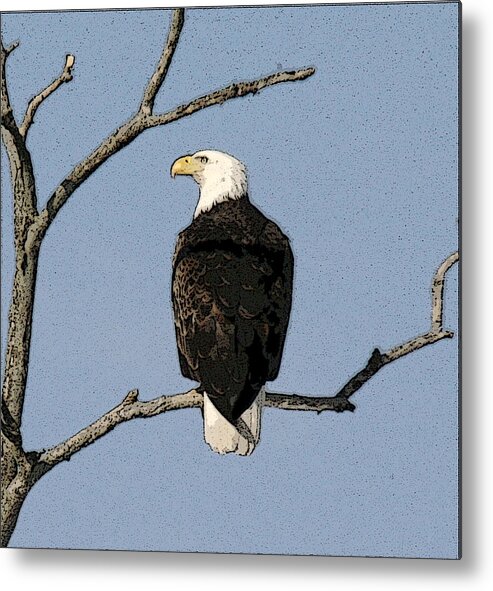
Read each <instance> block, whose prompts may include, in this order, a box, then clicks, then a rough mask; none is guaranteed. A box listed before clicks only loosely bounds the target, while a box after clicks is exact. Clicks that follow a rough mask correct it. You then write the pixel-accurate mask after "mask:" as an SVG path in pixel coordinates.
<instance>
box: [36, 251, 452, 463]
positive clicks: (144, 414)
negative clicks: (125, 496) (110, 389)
mask: <svg viewBox="0 0 493 591" xmlns="http://www.w3.org/2000/svg"><path fill="white" fill-rule="evenodd" d="M458 259H459V255H458V253H453V254H451V255H450V256H449V257H448V258H447V259H446V260H445V261H444V262H443V263H442V264H441V265H440V267H439V269H438V271H437V272H436V274H435V277H434V279H433V283H432V306H433V312H434V314H438V315H439V316H440V318H441V317H442V314H443V288H444V281H445V274H446V272H447V271H448V270H449V269H450V267H451V266H452V265H453V264H454V263H456V262H457V261H458ZM437 285H440V286H441V287H440V289H439V290H438V287H437ZM438 291H439V293H438ZM434 318H435V316H434ZM452 336H453V333H451V332H449V331H443V330H442V329H441V326H439V327H438V330H437V331H436V332H434V329H433V326H432V329H431V330H430V332H428V333H426V334H424V335H421V336H419V337H416V338H414V339H412V340H410V341H407V342H406V343H404V344H403V345H399V346H398V347H394V348H393V349H390V350H389V351H387V352H386V353H383V354H382V353H380V351H379V350H378V349H375V350H374V351H373V354H372V355H371V357H370V360H369V361H368V363H367V364H366V366H365V367H364V368H363V369H362V370H361V371H359V372H358V373H357V374H356V375H354V376H353V377H352V378H351V379H350V380H349V381H348V382H347V383H346V384H345V385H344V386H343V388H341V390H340V391H339V392H338V393H337V394H336V395H335V396H329V397H310V396H302V395H298V394H278V393H273V392H269V393H267V394H266V398H265V405H264V406H266V407H270V408H278V409H283V410H303V411H316V412H318V413H320V412H323V411H328V410H330V411H335V412H343V411H346V410H349V411H353V410H354V409H355V406H354V404H352V403H351V402H349V400H348V398H349V397H350V396H352V395H353V394H354V393H355V392H356V391H357V390H359V389H360V388H361V386H363V384H365V383H366V382H367V381H368V380H369V379H370V378H371V377H372V376H374V375H375V374H376V373H377V372H378V371H379V370H380V369H381V368H382V367H383V366H384V365H387V364H389V363H391V362H392V361H396V360H397V359H399V358H401V357H404V355H408V354H409V353H412V352H413V351H417V350H418V349H420V348H421V347H425V346H426V345H431V344H432V343H435V342H437V341H439V340H441V339H444V338H450V337H452ZM138 394H139V393H138V390H131V391H130V392H129V393H128V394H127V395H126V396H125V398H124V399H123V401H122V402H121V403H120V404H119V405H118V406H116V407H115V408H114V409H112V410H110V411H109V412H107V413H106V414H105V415H103V416H102V417H101V418H99V419H98V420H97V421H95V422H94V423H91V424H90V425H89V426H87V427H85V428H84V429H82V430H81V431H79V432H78V433H76V434H75V435H73V436H72V437H70V438H69V439H67V440H66V441H64V442H63V443H60V444H58V445H56V446H55V447H52V448H51V449H49V450H46V451H44V452H42V453H41V455H40V456H39V459H38V461H39V462H40V463H41V464H43V465H44V466H45V468H44V470H45V471H48V470H49V469H50V468H51V467H53V466H55V465H56V464H58V463H60V462H61V461H63V460H69V459H70V458H71V457H72V456H73V455H74V454H75V453H77V452H78V451H80V450H81V449H83V448H84V447H87V446H88V445H90V444H91V443H93V442H94V441H96V440H97V439H100V438H101V437H103V436H104V435H106V434H107V433H109V432H110V431H112V430H113V429H114V428H115V427H116V426H117V425H119V424H121V423H124V422H126V421H130V420H132V419H136V418H149V417H154V416H156V415H159V414H162V413H165V412H168V411H171V410H180V409H184V408H202V404H203V397H202V394H201V393H200V392H199V391H198V390H196V389H192V390H189V391H188V392H184V393H181V394H175V395H172V396H160V397H159V398H154V399H153V400H149V401H146V402H140V401H139V400H138Z"/></svg>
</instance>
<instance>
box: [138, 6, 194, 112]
mask: <svg viewBox="0 0 493 591" xmlns="http://www.w3.org/2000/svg"><path fill="white" fill-rule="evenodd" d="M184 22H185V10H184V9H183V8H175V10H174V11H173V17H172V19H171V26H170V29H169V33H168V40H167V41H166V45H165V47H164V51H163V53H162V54H161V58H160V60H159V62H158V65H157V67H156V70H155V72H154V74H153V75H152V76H151V78H150V80H149V82H148V84H147V88H146V89H145V91H144V98H143V99H142V103H141V105H140V112H141V113H143V114H144V115H150V114H151V113H152V109H153V108H154V100H155V98H156V94H157V93H158V92H159V89H160V88H161V86H162V84H163V82H164V81H165V79H166V75H167V73H168V70H169V67H170V65H171V60H172V59H173V55H174V53H175V49H176V47H177V45H178V41H179V40H180V33H181V30H182V29H183V24H184Z"/></svg>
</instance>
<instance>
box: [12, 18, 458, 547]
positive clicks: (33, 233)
mask: <svg viewBox="0 0 493 591" xmlns="http://www.w3.org/2000/svg"><path fill="white" fill-rule="evenodd" d="M184 22H185V11H184V9H182V8H179V9H175V10H174V11H173V12H172V18H171V25H170V29H169V33H168V37H167V40H166V43H165V45H164V48H163V51H162V53H161V56H160V58H159V60H158V63H157V66H156V68H155V70H154V72H153V73H152V75H151V77H150V79H149V81H148V83H147V85H146V88H145V89H144V93H143V97H142V100H141V102H140V104H139V107H138V109H137V111H136V113H135V114H134V115H133V116H132V117H131V118H130V119H129V120H128V121H127V122H126V123H124V124H123V125H121V126H120V127H119V128H118V129H116V130H115V131H114V132H113V133H112V134H111V135H110V136H109V137H107V138H106V139H105V140H104V141H103V142H101V144H100V145H99V146H98V147H97V148H95V149H94V150H93V151H92V152H91V153H90V154H89V155H88V156H87V157H86V158H85V159H84V160H83V161H82V162H80V163H79V164H77V165H76V166H75V167H74V168H73V170H72V171H71V172H70V173H69V174H68V175H67V177H66V178H65V179H64V180H63V181H62V182H61V183H60V184H59V185H58V187H56V188H55V190H54V191H53V193H52V194H51V196H50V198H49V199H48V202H47V204H46V206H45V207H44V208H43V209H41V211H38V206H37V195H36V181H35V176H34V171H33V164H32V161H31V154H30V152H29V149H28V147H27V138H28V132H29V129H30V127H31V126H32V124H33V123H34V119H35V116H36V114H37V111H38V109H39V108H40V107H41V105H42V104H43V102H44V101H45V100H47V99H49V97H50V96H51V95H52V94H53V93H54V92H56V91H57V90H58V89H59V88H60V87H61V86H62V85H63V84H65V83H69V82H70V81H71V80H72V78H73V73H72V71H73V68H74V65H75V56H73V55H71V54H68V55H67V56H66V59H65V64H64V67H63V69H62V72H61V74H60V75H59V76H58V77H57V78H55V79H54V80H53V82H51V83H50V84H49V85H48V86H46V88H45V89H44V90H42V91H41V92H40V93H39V94H37V95H36V96H34V97H33V98H32V99H31V101H30V102H29V104H28V106H27V109H26V113H25V116H24V118H23V120H22V123H21V124H20V125H18V124H17V122H16V120H15V117H14V114H13V110H12V106H11V103H10V98H9V94H8V88H7V80H6V62H7V58H8V57H9V55H10V54H11V53H12V52H13V51H14V50H15V49H16V47H17V46H18V45H19V43H18V42H15V43H13V44H12V45H10V46H9V47H7V48H5V47H4V45H3V42H2V45H1V56H0V57H1V110H2V120H1V127H2V139H3V142H4V144H5V147H6V150H7V155H8V159H9V164H10V169H11V176H12V190H13V201H14V241H15V273H14V282H13V289H12V300H11V305H10V311H9V330H8V335H7V347H6V357H5V374H4V380H3V386H2V407H1V411H2V412H1V443H2V465H1V484H2V489H1V492H2V500H1V510H2V514H1V518H2V519H1V522H2V523H1V545H2V546H6V545H7V544H8V542H9V540H10V537H11V535H12V532H13V531H14V528H15V525H16V522H17V518H18V516H19V512H20V510H21V507H22V505H23V503H24V500H25V499H26V497H27V495H28V493H29V491H30V490H31V488H32V487H33V486H34V484H35V483H36V482H37V481H38V480H39V479H40V478H41V477H42V476H43V475H44V474H46V472H48V471H49V470H51V469H52V468H53V467H54V466H56V465H57V464H59V463H60V462H62V461H64V460H69V459H70V458H71V457H72V456H73V455H74V454H75V453H77V452H78V451H80V450H81V449H83V448H84V447H87V446H88V445H90V444H91V443H93V442H94V441H96V440H97V439H100V438H101V437H103V436H104V435H106V434H107V433H109V432H110V431H111V430H112V429H114V428H115V427H116V426H118V425H119V424H121V423H123V422H126V421H129V420H132V419H135V418H148V417H152V416H156V415H158V414H162V413H164V412H167V411H171V410H178V409H185V408H200V407H201V406H202V403H203V398H202V394H201V393H200V392H198V391H197V390H195V389H193V390H190V391H189V392H186V393H183V394H176V395H174V396H161V397H159V398H155V399H154V400H150V401H146V402H142V401H140V400H139V399H138V391H137V390H132V391H130V392H129V393H128V394H127V395H126V396H125V398H124V399H123V401H122V402H121V403H120V404H119V405H118V406H116V407H115V408H114V409H113V410H110V411H109V412H108V413H106V414H105V415H103V416H102V417H101V418H99V419H98V420H96V421H95V422H94V423H92V424H91V425H89V426H87V427H85V428H84V429H82V430H81V431H79V432H78V433H76V434H75V435H73V436H72V437H70V438H69V439H67V440H66V441H65V442H63V443H60V444H58V445H56V446H54V447H52V448H51V449H48V450H43V451H33V452H26V451H25V450H24V447H23V442H22V434H21V422H22V411H23V404H24V397H25V393H26V383H27V374H28V367H29V352H30V343H31V329H32V319H33V306H34V294H35V286H36V275H37V268H38V259H39V253H40V249H41V245H42V242H43V238H44V236H45V234H46V232H47V230H48V228H49V227H50V225H51V223H52V222H53V221H54V220H55V218H56V216H57V214H58V213H59V211H60V210H61V208H62V207H63V206H64V205H65V203H66V202H67V201H68V199H69V198H70V196H71V195H72V194H73V193H74V191H76V189H77V188H78V187H79V186H80V185H81V184H82V183H83V182H84V181H85V180H86V179H87V178H88V177H89V176H90V175H91V174H92V173H93V172H95V171H96V170H97V169H98V168H99V167H100V166H101V165H102V164H103V163H104V162H105V161H106V160H108V158H110V157H111V156H113V155H114V154H116V153H117V152H119V151H120V150H121V149H122V148H124V147H125V146H127V145H129V144H130V143H131V142H132V141H133V140H134V139H135V138H137V137H138V136H139V135H140V134H141V133H142V132H144V131H145V130H147V129H151V128H154V127H157V126H164V125H167V124H168V123H172V122H173V121H178V120H179V119H182V118H184V117H187V116H189V115H192V114H193V113H195V112H197V111H200V110H202V109H205V108H208V107H212V106H214V105H221V104H223V103H224V102H226V101H229V100H231V99H234V98H239V97H242V96H246V95H249V94H252V95H254V94H256V93H258V92H259V91H261V90H263V89H265V88H268V87H269V86H273V85H276V84H281V83H282V84H283V83H285V82H296V81H301V80H304V79H306V78H309V77H310V76H312V75H313V74H314V72H315V70H314V68H311V67H308V68H303V69H299V70H293V71H285V72H278V73H275V74H271V75H268V76H265V77H263V78H259V79H257V80H253V81H244V82H235V83H233V84H230V85H229V86H226V87H224V88H222V89H220V90H216V91H214V92H211V93H209V94H205V95H203V96H201V97H199V98H196V99H194V100H191V101H190V102H188V103H184V104H182V105H180V106H178V107H176V108H175V109H172V110H170V111H168V112H166V113H161V114H156V113H154V103H155V98H156V96H157V93H158V92H159V90H160V88H161V87H162V85H163V83H164V81H165V79H166V76H167V73H168V71H169V68H170V66H171V63H172V59H173V55H174V53H175V50H176V47H177V45H178V42H179V39H180V33H181V31H182V28H183V26H184ZM457 260H458V254H457V253H455V254H453V255H451V256H450V257H449V258H448V259H447V260H446V261H445V262H444V263H443V265H442V266H441V267H440V269H439V270H438V271H437V274H436V275H435V279H434V282H433V314H432V323H431V328H430V331H429V332H427V333H426V334H424V335H421V336H419V337H417V338H415V339H412V340H411V341H408V342H407V343H404V344H403V345H401V346H399V347H395V348H394V349H391V350H390V351H387V352H386V353H380V351H379V350H377V349H375V351H374V352H373V354H372V356H371V358H370V360H369V361H368V363H367V365H366V367H365V368H363V369H362V370H361V371H360V372H358V373H357V374H356V375H355V376H354V377H353V378H351V380H349V382H348V383H347V384H346V385H345V386H344V387H343V388H342V389H341V390H340V392H338V393H337V394H336V396H334V397H325V398H312V397H308V396H301V395H296V394H292V395H287V394H275V393H269V394H268V395H267V397H266V402H265V406H268V407H271V408H279V409H285V410H314V411H318V412H321V411H324V410H332V411H338V412H341V411H344V410H354V405H353V404H352V403H351V402H350V401H349V398H350V396H351V395H352V394H354V392H356V391H357V390H358V389H359V388H360V387H361V386H362V385H363V384H364V383H365V382H366V381H368V380H369V379H370V378H371V377H372V376H373V375H374V374H375V373H376V372H377V371H379V370H380V369H381V368H382V367H383V366H384V365H386V364H388V363H390V362H392V361H395V360H396V359H399V358H400V357H402V356H404V355H407V354H409V353H411V352H412V351H415V350H417V349H419V348H421V347H424V346H426V345H429V344H431V343H434V342H436V341H438V340H440V339H443V338H449V337H451V336H452V333H450V332H448V331H444V330H443V328H442V311H443V285H444V278H445V274H446V272H447V271H448V269H449V268H450V267H451V266H452V265H453V264H454V263H455V262H456V261H457Z"/></svg>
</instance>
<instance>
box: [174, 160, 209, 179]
mask: <svg viewBox="0 0 493 591" xmlns="http://www.w3.org/2000/svg"><path fill="white" fill-rule="evenodd" d="M202 168H203V165H202V164H201V163H200V162H198V161H197V160H195V159H194V158H193V157H192V156H182V157H181V158H178V160H175V161H174V162H173V166H172V167H171V177H172V178H175V176H176V175H177V174H185V175H194V174H195V173H196V172H200V171H201V170H202Z"/></svg>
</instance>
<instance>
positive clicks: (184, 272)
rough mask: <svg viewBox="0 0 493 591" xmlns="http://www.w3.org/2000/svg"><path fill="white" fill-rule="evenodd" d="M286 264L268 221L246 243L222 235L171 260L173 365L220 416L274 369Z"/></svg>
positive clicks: (287, 297)
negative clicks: (176, 352) (252, 241)
mask: <svg viewBox="0 0 493 591" xmlns="http://www.w3.org/2000/svg"><path fill="white" fill-rule="evenodd" d="M292 268H293V262H292V254H291V250H290V248H289V243H288V241H287V238H285V237H284V235H283V234H282V233H281V232H280V230H279V229H278V228H277V226H275V224H273V223H272V224H271V223H270V222H269V223H267V224H266V226H265V228H264V230H263V232H262V235H261V236H260V237H259V240H258V241H257V242H256V243H255V244H253V245H251V244H250V245H240V244H232V243H230V242H228V241H225V242H224V243H217V244H215V245H214V248H211V247H210V245H209V246H206V245H204V248H202V249H201V248H200V247H196V248H194V249H193V250H191V251H190V252H188V253H187V254H185V255H184V256H180V255H178V257H177V258H175V269H174V274H173V307H174V315H175V327H176V335H177V342H178V349H179V354H180V365H181V369H182V372H183V374H184V375H185V376H186V377H190V378H192V379H195V380H197V381H199V382H200V383H201V385H202V387H203V388H204V389H205V390H206V391H207V393H208V395H209V397H210V398H211V400H212V402H213V403H214V405H215V406H216V407H217V408H218V410H219V411H220V412H221V413H222V414H223V415H224V416H225V417H226V418H228V419H231V420H236V418H238V417H239V416H240V415H241V414H242V413H243V412H244V411H245V410H246V409H247V408H248V407H249V406H250V405H251V404H252V403H253V401H254V400H255V398H256V396H257V395H258V392H259V390H260V388H261V387H262V386H263V384H265V382H266V381H267V380H268V379H273V378H274V377H275V376H276V375H277V373H278V371H279V365H280V359H281V355H282V348H283V345H284V339H285V335H286V329H287V323H288V318H289V310H290V306H291V289H292Z"/></svg>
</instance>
